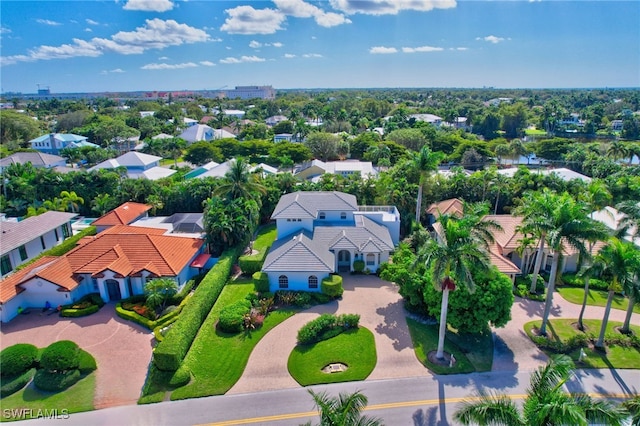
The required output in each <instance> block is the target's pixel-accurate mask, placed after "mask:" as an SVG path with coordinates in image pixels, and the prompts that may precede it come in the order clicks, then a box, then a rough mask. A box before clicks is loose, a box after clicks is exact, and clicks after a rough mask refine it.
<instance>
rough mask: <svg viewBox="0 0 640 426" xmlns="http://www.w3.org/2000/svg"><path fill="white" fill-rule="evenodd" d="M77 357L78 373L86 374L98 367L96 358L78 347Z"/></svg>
mask: <svg viewBox="0 0 640 426" xmlns="http://www.w3.org/2000/svg"><path fill="white" fill-rule="evenodd" d="M78 358H79V359H78V370H80V374H82V375H86V374H89V373H91V372H92V371H95V369H96V368H98V365H97V364H96V359H95V358H94V357H93V355H91V354H90V353H89V352H87V351H85V350H82V349H80V350H79V352H78Z"/></svg>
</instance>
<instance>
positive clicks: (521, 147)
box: [509, 139, 531, 164]
mask: <svg viewBox="0 0 640 426" xmlns="http://www.w3.org/2000/svg"><path fill="white" fill-rule="evenodd" d="M509 148H511V152H512V153H513V156H514V157H515V158H516V159H517V161H518V162H517V164H520V156H523V155H526V156H528V155H529V154H530V152H531V151H530V150H529V149H527V147H526V146H525V144H524V142H522V140H520V139H513V140H511V142H510V143H509Z"/></svg>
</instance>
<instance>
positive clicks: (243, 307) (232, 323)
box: [218, 300, 251, 333]
mask: <svg viewBox="0 0 640 426" xmlns="http://www.w3.org/2000/svg"><path fill="white" fill-rule="evenodd" d="M249 312H251V302H249V301H248V300H239V301H237V302H236V303H232V304H231V305H228V306H225V307H224V308H222V310H221V311H220V317H219V318H218V329H219V330H220V331H224V332H225V333H237V332H240V331H242V330H243V329H244V316H245V315H247V314H248V313H249Z"/></svg>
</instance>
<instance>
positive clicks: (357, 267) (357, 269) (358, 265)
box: [353, 259, 364, 272]
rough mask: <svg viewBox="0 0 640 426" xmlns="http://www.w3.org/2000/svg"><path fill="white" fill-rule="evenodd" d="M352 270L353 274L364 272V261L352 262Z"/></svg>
mask: <svg viewBox="0 0 640 426" xmlns="http://www.w3.org/2000/svg"><path fill="white" fill-rule="evenodd" d="M353 270H354V271H355V272H362V271H364V260H360V259H358V260H354V261H353Z"/></svg>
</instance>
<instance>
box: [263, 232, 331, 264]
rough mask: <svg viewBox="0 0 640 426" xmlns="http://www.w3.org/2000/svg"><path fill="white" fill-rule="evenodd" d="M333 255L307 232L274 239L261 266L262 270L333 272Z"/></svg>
mask: <svg viewBox="0 0 640 426" xmlns="http://www.w3.org/2000/svg"><path fill="white" fill-rule="evenodd" d="M333 265H334V255H333V254H332V253H331V252H329V251H328V250H327V248H326V246H323V245H322V244H320V243H319V242H317V241H314V240H313V239H311V237H310V235H309V233H308V232H305V231H303V232H300V233H298V234H295V235H293V236H292V237H289V238H286V239H283V240H280V241H276V242H275V243H274V245H273V246H272V247H271V250H270V251H269V254H268V255H267V258H266V259H265V261H264V265H263V267H262V270H263V271H267V272H269V271H274V272H278V271H287V272H307V271H322V272H333Z"/></svg>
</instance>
